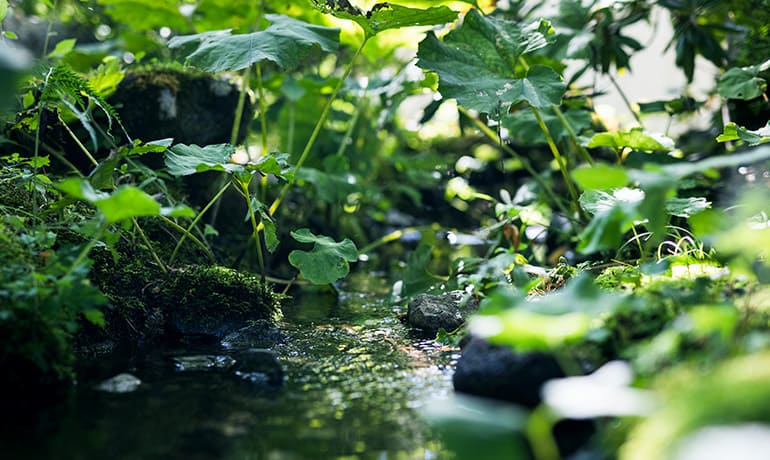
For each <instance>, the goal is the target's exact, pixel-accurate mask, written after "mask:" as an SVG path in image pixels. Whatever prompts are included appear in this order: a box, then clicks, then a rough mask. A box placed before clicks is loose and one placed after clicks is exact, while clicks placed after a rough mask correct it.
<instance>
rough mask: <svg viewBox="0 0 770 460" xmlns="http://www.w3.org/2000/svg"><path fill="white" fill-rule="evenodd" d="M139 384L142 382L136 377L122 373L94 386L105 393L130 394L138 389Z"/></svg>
mask: <svg viewBox="0 0 770 460" xmlns="http://www.w3.org/2000/svg"><path fill="white" fill-rule="evenodd" d="M141 384H142V381H141V380H139V378H137V377H136V376H134V375H132V374H128V373H123V374H118V375H116V376H115V377H111V378H109V379H107V380H105V381H103V382H102V383H100V384H99V385H97V386H96V389H97V390H99V391H104V392H106V393H130V392H132V391H135V390H136V389H137V388H139V386H140V385H141Z"/></svg>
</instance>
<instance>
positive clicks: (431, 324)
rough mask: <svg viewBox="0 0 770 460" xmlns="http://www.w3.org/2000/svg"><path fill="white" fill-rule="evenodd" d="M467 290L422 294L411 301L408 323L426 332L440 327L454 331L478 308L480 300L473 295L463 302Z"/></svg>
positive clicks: (407, 317)
mask: <svg viewBox="0 0 770 460" xmlns="http://www.w3.org/2000/svg"><path fill="white" fill-rule="evenodd" d="M464 296H465V292H463V291H451V292H447V293H444V294H441V295H429V294H420V295H418V296H417V297H415V298H414V300H412V301H411V302H409V308H408V310H407V314H406V320H407V323H409V324H410V325H411V326H413V327H416V328H418V329H422V330H423V331H426V332H436V331H438V330H439V329H444V330H445V331H453V330H455V329H457V328H458V327H460V326H462V324H463V323H464V322H465V319H466V318H467V317H468V315H469V314H470V313H473V312H474V311H476V310H478V308H479V304H478V301H477V300H476V299H475V298H473V297H471V298H469V299H468V300H467V301H466V302H465V303H464V304H463V298H464Z"/></svg>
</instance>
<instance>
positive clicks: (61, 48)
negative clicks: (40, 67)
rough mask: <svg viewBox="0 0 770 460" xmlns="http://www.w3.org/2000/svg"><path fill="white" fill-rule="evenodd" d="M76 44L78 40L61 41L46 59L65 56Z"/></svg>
mask: <svg viewBox="0 0 770 460" xmlns="http://www.w3.org/2000/svg"><path fill="white" fill-rule="evenodd" d="M76 42H77V40H76V39H74V38H68V39H66V40H62V41H60V42H59V43H57V44H56V47H54V49H53V51H51V52H50V53H48V55H47V56H46V57H48V58H52V57H61V56H64V55H66V54H67V53H69V52H70V51H72V50H73V49H74V48H75V43H76Z"/></svg>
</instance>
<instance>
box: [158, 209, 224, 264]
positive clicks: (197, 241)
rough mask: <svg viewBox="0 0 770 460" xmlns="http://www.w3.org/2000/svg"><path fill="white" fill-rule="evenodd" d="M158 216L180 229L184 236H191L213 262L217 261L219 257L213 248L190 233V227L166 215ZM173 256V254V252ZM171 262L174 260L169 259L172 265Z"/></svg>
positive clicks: (191, 239)
mask: <svg viewBox="0 0 770 460" xmlns="http://www.w3.org/2000/svg"><path fill="white" fill-rule="evenodd" d="M158 217H160V220H162V221H163V222H165V223H167V224H168V225H169V226H171V227H172V228H174V229H175V230H178V231H179V232H180V233H182V235H183V236H184V237H189V238H190V241H192V242H193V243H194V244H195V245H196V246H198V247H199V248H201V250H202V251H203V252H204V253H206V257H208V258H209V260H210V261H211V263H216V262H217V259H216V257H214V253H212V252H211V249H210V248H209V247H208V246H207V245H206V244H205V243H204V242H203V241H201V240H199V239H198V238H197V237H196V236H195V235H193V234H192V233H190V232H189V230H188V229H186V228H184V227H182V226H181V225H179V224H177V223H176V222H174V221H173V220H171V219H169V218H168V217H166V216H158ZM172 256H173V254H172ZM171 262H172V260H171V259H169V261H168V263H169V265H171Z"/></svg>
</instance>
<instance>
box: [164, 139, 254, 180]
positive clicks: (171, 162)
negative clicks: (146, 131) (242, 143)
mask: <svg viewBox="0 0 770 460" xmlns="http://www.w3.org/2000/svg"><path fill="white" fill-rule="evenodd" d="M234 154H235V147H233V146H232V145H230V144H214V145H207V146H205V147H200V146H197V145H186V144H177V145H175V146H173V147H171V148H170V149H168V150H167V151H166V160H165V162H166V168H167V169H168V172H169V174H171V175H174V176H189V175H190V174H195V173H199V172H204V171H226V172H229V173H236V172H243V170H244V169H243V165H241V164H238V163H233V162H232V161H231V160H232V158H233V155H234Z"/></svg>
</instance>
